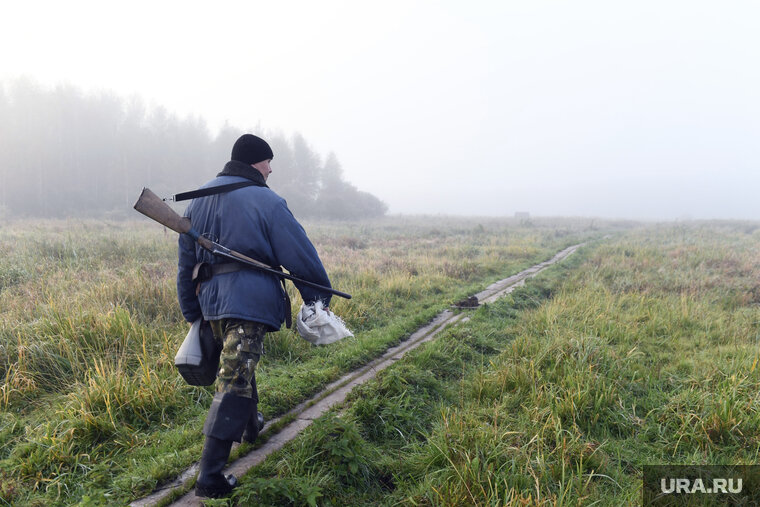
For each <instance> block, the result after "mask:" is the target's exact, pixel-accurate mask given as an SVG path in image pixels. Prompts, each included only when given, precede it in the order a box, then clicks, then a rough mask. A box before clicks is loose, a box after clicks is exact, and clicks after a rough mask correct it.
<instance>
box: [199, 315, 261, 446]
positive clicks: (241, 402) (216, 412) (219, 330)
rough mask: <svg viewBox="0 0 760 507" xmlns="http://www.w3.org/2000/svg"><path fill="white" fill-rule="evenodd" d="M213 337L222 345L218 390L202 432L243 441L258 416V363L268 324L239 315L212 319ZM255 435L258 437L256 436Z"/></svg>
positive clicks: (219, 437)
mask: <svg viewBox="0 0 760 507" xmlns="http://www.w3.org/2000/svg"><path fill="white" fill-rule="evenodd" d="M210 324H211V329H212V330H213V331H214V338H215V339H216V340H217V342H218V344H221V345H222V353H221V358H220V361H219V374H218V375H217V380H218V382H217V385H216V394H214V399H213V400H211V407H209V410H208V416H206V422H205V423H204V425H203V434H204V435H206V436H208V437H213V438H216V439H219V440H234V441H236V442H240V439H241V438H242V436H243V432H244V431H245V429H246V425H247V424H248V423H249V421H250V420H252V419H253V420H256V407H257V404H258V401H259V394H258V390H257V389H256V365H258V363H259V358H260V357H261V354H262V353H263V352H264V349H263V346H262V341H263V339H264V334H266V332H267V326H266V325H264V324H259V323H257V322H250V321H247V320H240V319H222V320H212V321H210ZM254 438H255V437H254Z"/></svg>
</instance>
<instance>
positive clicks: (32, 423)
mask: <svg viewBox="0 0 760 507" xmlns="http://www.w3.org/2000/svg"><path fill="white" fill-rule="evenodd" d="M305 226H306V229H307V231H308V232H309V234H310V236H311V237H312V239H313V240H314V243H315V245H316V246H317V249H318V251H319V252H320V255H321V256H322V258H323V261H324V263H325V265H326V267H327V270H328V272H329V273H330V275H331V280H332V282H333V284H334V285H335V286H336V287H337V288H339V289H341V290H344V291H347V292H349V293H352V294H353V296H354V298H353V299H352V300H350V301H346V300H340V299H339V298H335V299H334V300H333V305H332V307H333V309H334V310H335V311H336V313H338V314H339V315H341V316H342V317H343V318H344V319H345V320H346V322H347V323H348V325H349V327H350V328H351V329H352V330H354V332H355V333H356V338H353V339H349V340H345V341H344V342H341V343H338V344H335V345H333V346H330V347H311V346H310V345H309V344H308V343H306V342H305V341H303V340H301V339H300V338H299V337H298V336H297V335H296V334H294V333H293V332H292V331H290V330H282V331H280V332H279V333H274V334H271V335H268V337H267V340H266V342H265V349H266V355H265V357H264V359H263V361H262V363H261V364H260V370H259V374H258V377H259V389H260V392H261V393H262V403H261V405H260V409H261V410H262V411H263V412H264V413H265V414H266V415H267V416H268V417H273V416H276V415H279V414H282V413H284V412H286V411H287V410H288V409H290V408H292V407H293V406H295V405H296V404H297V403H298V402H300V401H302V400H304V399H306V398H307V397H308V396H309V395H311V394H313V393H315V392H317V391H318V390H319V389H320V388H322V387H323V386H325V385H326V384H327V383H329V382H330V381H332V380H335V379H336V378H338V377H339V376H340V375H341V374H343V373H345V372H347V371H350V370H351V369H353V368H355V367H357V366H359V365H361V364H364V363H366V362H367V361H369V360H371V359H372V358H373V357H376V356H377V355H379V354H380V353H381V352H382V351H384V350H385V349H386V348H387V347H388V346H390V345H392V344H394V343H397V342H398V341H399V340H401V339H402V338H404V337H405V336H407V335H408V334H409V333H410V332H412V331H413V330H414V329H416V328H417V327H418V326H420V325H422V324H424V323H425V322H426V321H427V320H428V319H430V318H431V317H432V316H434V315H435V314H437V313H438V312H439V311H441V310H442V309H444V308H446V307H447V306H448V305H450V304H451V303H452V302H453V301H456V300H458V299H461V298H463V297H465V296H467V295H469V294H472V293H475V292H477V291H479V290H480V289H482V288H483V287H484V286H485V285H487V284H488V283H490V282H492V281H494V280H497V279H500V278H503V277H505V276H508V275H510V274H513V273H515V272H517V271H519V270H521V269H523V268H525V267H528V266H530V265H532V264H535V263H537V262H540V261H543V260H546V259H547V258H549V257H551V256H552V255H553V254H554V253H556V251H558V250H560V249H562V248H564V247H565V246H568V245H570V244H574V243H577V242H579V241H586V240H594V239H599V238H601V237H602V236H603V235H605V234H615V235H617V234H621V233H622V231H624V230H627V229H626V228H629V227H630V224H611V223H606V224H602V223H599V222H598V221H597V222H593V221H590V220H532V221H522V222H520V221H514V220H495V219H481V220H474V219H471V220H465V219H445V218H427V219H425V218H418V219H404V218H391V219H385V220H381V221H377V222H372V223H361V224H351V223H332V224H330V223H314V224H308V223H307V224H305ZM0 232H2V234H1V235H0V238H1V239H0V250H2V251H3V256H2V258H0V312H1V313H0V315H1V316H2V320H1V321H0V505H1V504H3V503H6V504H13V505H53V504H60V505H70V504H77V503H82V504H124V503H127V502H129V501H130V500H132V499H134V498H137V497H139V496H142V495H144V494H146V493H148V492H150V491H151V490H152V489H153V488H154V487H155V486H156V485H158V484H160V482H161V481H164V480H166V479H169V478H173V477H174V476H175V475H176V474H177V473H179V472H180V471H181V470H183V469H184V468H186V467H187V466H188V465H190V464H191V463H192V462H193V461H195V460H197V459H198V457H199V455H200V448H201V443H202V435H201V433H200V429H201V426H202V421H203V419H204V417H205V412H206V410H207V407H208V404H209V403H210V399H211V389H210V388H195V387H190V386H187V385H185V384H184V383H183V381H182V380H181V377H179V375H178V374H177V372H176V370H175V369H174V366H173V356H174V353H175V351H176V348H177V346H178V344H179V343H180V341H181V340H182V338H183V337H184V334H185V332H186V330H187V324H186V323H184V322H183V321H182V319H181V315H180V313H179V309H178V306H177V302H176V290H175V286H174V276H175V273H176V241H177V238H176V235H175V234H173V233H171V232H167V231H165V230H163V229H162V228H161V227H160V226H157V225H155V224H152V223H148V222H147V221H145V222H132V223H123V222H115V223H103V222H87V221H84V222H63V221H49V222H42V221H35V222H24V221H20V222H13V223H6V224H4V225H3V226H2V228H0ZM293 295H294V296H295V293H294V294H293ZM299 304H300V301H299V300H298V298H297V297H295V298H294V309H297V308H298V306H299ZM494 350H495V349H494ZM456 360H457V361H460V359H459V358H457V359H456ZM460 362H461V361H460ZM457 364H459V363H457ZM447 388H448V387H447ZM442 393H443V391H442ZM431 396H432V395H431ZM436 396H437V395H436ZM441 396H443V394H441ZM441 399H444V398H441ZM368 410H369V409H368ZM436 410H437V409H435V410H434V409H432V408H431V409H425V411H423V412H420V413H416V412H415V413H414V414H413V416H414V417H411V419H410V421H409V424H411V425H413V428H417V426H419V430H420V431H424V430H425V428H427V430H430V429H431V428H432V427H433V426H431V424H433V421H434V418H432V417H430V418H429V417H427V415H434V414H436ZM334 421H335V422H334V424H337V425H342V424H344V422H343V421H342V420H341V419H335V420H334ZM414 425H417V426H414ZM383 427H384V426H383V425H379V426H378V427H377V428H376V430H377V431H379V432H382V431H386V430H383ZM414 431H416V429H414ZM328 434H331V433H328ZM414 434H415V435H416V433H414ZM360 436H361V435H360ZM361 438H364V437H363V436H361ZM416 438H417V436H415V439H416ZM394 445H396V444H394ZM354 468H355V467H354V466H352V465H351V464H350V463H349V464H348V465H347V468H346V469H345V470H344V471H345V479H346V480H348V481H349V482H350V481H353V480H354ZM294 470H295V469H294ZM340 470H342V469H341V468H340V463H338V467H337V468H335V470H333V472H331V473H340V472H339V471H340ZM362 471H363V472H362V473H365V474H366V473H367V470H366V469H365V468H362ZM278 473H279V472H278ZM283 480H284V481H287V479H283ZM394 480H395V479H394ZM296 482H297V483H298V484H305V485H306V486H304V487H307V486H308V487H309V488H310V487H311V486H310V484H311V483H309V482H303V481H300V480H296ZM252 484H255V482H254V483H252ZM267 484H269V481H268V482H267ZM271 484H272V486H271V488H275V489H276V488H277V487H278V486H277V485H278V484H280V485H281V484H286V486H283V488H284V490H285V493H283V495H285V496H283V497H282V498H285V497H287V495H291V492H290V491H291V490H289V489H287V487H289V486H287V484H289V483H278V482H277V481H275V482H271ZM267 487H268V486H267ZM320 488H321V489H318V490H317V492H321V493H320V494H322V496H321V497H319V498H322V499H324V498H327V495H328V494H329V490H328V489H325V488H322V487H321V486H320ZM307 489H308V488H307ZM244 491H251V490H250V489H245V490H244ZM273 491H274V490H273ZM305 491H306V490H305ZM308 491H312V490H308ZM308 491H307V492H308ZM399 491H401V489H399V488H394V489H393V495H397V494H399V493H398V492H399ZM252 494H258V493H255V492H254V493H252ZM273 494H274V493H273ZM353 494H354V493H350V494H349V497H347V498H351V496H350V495H353ZM355 494H356V495H359V497H362V495H364V493H359V492H357V493H355ZM291 496H292V495H291ZM304 498H308V495H307V496H305V497H297V498H295V500H294V501H293V502H294V503H295V504H298V503H303V500H304ZM336 498H337V497H336ZM273 501H274V503H275V504H277V503H278V502H279V500H273ZM336 501H337V502H338V503H340V500H336ZM373 501H374V500H373Z"/></svg>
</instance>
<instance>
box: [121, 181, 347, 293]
mask: <svg viewBox="0 0 760 507" xmlns="http://www.w3.org/2000/svg"><path fill="white" fill-rule="evenodd" d="M134 208H135V209H136V210H137V211H139V212H140V213H142V214H143V215H145V216H146V217H148V218H151V219H153V220H155V221H156V222H158V223H159V224H161V225H163V226H165V227H168V228H169V229H171V230H173V231H174V232H178V233H180V234H187V235H188V236H190V237H191V238H193V240H195V241H196V242H197V243H198V244H199V245H200V246H201V248H203V249H205V250H208V251H209V252H211V253H212V254H214V255H216V256H219V257H223V258H225V259H229V260H232V261H236V262H240V263H242V264H245V265H246V266H249V267H251V268H253V269H258V270H259V271H264V272H267V273H271V274H273V275H275V276H277V277H279V278H284V279H286V280H290V281H292V282H298V283H302V284H304V285H306V286H307V287H312V288H314V289H319V290H323V291H325V292H329V293H330V294H335V295H336V296H340V297H342V298H346V299H351V294H346V293H345V292H341V291H339V290H335V289H333V288H330V287H325V286H324V285H319V284H318V283H314V282H310V281H308V280H302V279H301V278H298V277H295V276H293V275H291V274H289V273H283V272H282V271H279V270H277V269H274V268H273V267H272V266H268V265H266V264H264V263H263V262H259V261H257V260H256V259H252V258H250V257H248V256H246V255H243V254H241V253H240V252H236V251H234V250H230V249H229V248H227V247H226V246H223V245H220V244H219V243H217V242H215V241H211V240H210V239H208V238H206V237H204V236H201V235H200V234H199V233H198V231H196V230H195V229H193V226H192V224H191V223H190V219H189V218H187V217H181V216H179V215H178V214H177V212H176V211H174V210H173V209H171V208H170V207H169V205H168V204H166V203H165V202H164V201H163V200H161V198H160V197H158V196H157V195H156V194H154V193H153V192H152V191H151V190H150V189H149V188H143V191H142V193H141V194H140V197H139V198H138V199H137V202H136V203H135V206H134Z"/></svg>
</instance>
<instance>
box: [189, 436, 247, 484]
mask: <svg viewBox="0 0 760 507" xmlns="http://www.w3.org/2000/svg"><path fill="white" fill-rule="evenodd" d="M231 448H232V440H219V439H218V438H214V437H209V436H207V437H206V442H205V443H204V444H203V455H202V456H201V472H200V473H199V474H198V480H197V481H196V482H195V496H202V497H206V498H223V497H225V496H227V495H229V494H230V492H231V491H232V489H233V488H234V487H235V486H237V479H236V478H235V476H234V475H232V474H230V475H227V476H225V475H223V474H222V470H223V469H224V465H226V464H227V458H229V456H230V449H231Z"/></svg>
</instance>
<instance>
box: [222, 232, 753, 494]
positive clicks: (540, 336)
mask: <svg viewBox="0 0 760 507" xmlns="http://www.w3.org/2000/svg"><path fill="white" fill-rule="evenodd" d="M758 252H760V232H759V230H758V228H757V227H755V226H754V225H753V224H743V223H733V224H731V223H702V224H690V225H676V226H673V225H670V226H650V227H647V228H645V229H641V230H637V231H632V232H629V233H627V234H625V235H623V236H620V237H617V238H615V239H611V240H609V241H606V242H601V243H596V244H593V245H590V246H589V247H586V248H585V249H584V250H583V251H582V252H581V254H580V255H579V256H578V257H575V258H574V259H573V258H571V259H569V260H568V261H569V262H567V263H563V265H562V266H560V267H557V268H553V269H552V270H551V271H550V272H547V273H546V274H542V275H541V277H540V278H539V279H537V280H534V281H530V282H529V283H528V286H527V287H526V288H524V289H520V290H518V291H517V292H516V293H514V294H513V295H512V296H510V297H507V298H506V299H505V300H503V301H500V302H497V303H494V304H492V305H488V306H486V307H481V308H480V309H478V310H477V311H476V312H474V313H473V314H472V315H471V318H470V320H469V321H468V322H466V323H464V324H461V325H460V326H458V327H457V328H456V329H453V330H451V331H449V332H447V333H445V334H443V335H442V336H440V337H439V338H438V339H437V340H436V342H434V343H431V344H427V345H426V346H425V347H424V348H421V349H418V350H416V351H414V352H413V353H412V354H411V355H410V356H408V357H407V358H405V359H404V360H403V361H402V362H399V363H397V364H396V365H394V366H393V367H391V368H389V369H388V370H385V371H384V372H382V373H381V375H380V376H379V377H378V378H377V379H376V380H375V381H373V382H370V383H369V384H367V385H366V386H364V387H363V388H362V390H361V392H360V393H358V394H357V395H356V396H355V397H354V398H353V401H352V404H351V405H350V406H349V407H348V408H347V409H344V411H343V413H342V415H341V416H340V418H339V419H338V420H339V422H335V414H331V415H329V416H327V417H326V418H325V419H324V421H317V422H315V424H314V425H313V427H312V428H310V429H309V433H308V435H305V436H304V437H303V438H299V439H297V440H296V441H295V442H293V444H291V445H290V446H288V447H286V448H285V449H283V450H282V451H281V452H280V453H279V454H278V455H277V456H274V457H273V459H271V460H268V462H265V463H264V464H263V465H262V466H261V467H259V468H257V469H255V470H253V471H252V472H251V474H250V476H248V477H246V478H245V479H244V480H243V486H242V488H241V490H240V491H239V493H237V496H236V500H235V501H236V502H237V503H238V504H242V505H245V504H248V503H250V502H254V501H259V500H261V499H266V500H267V501H270V502H271V503H275V504H281V505H300V504H303V503H306V502H305V497H303V496H299V494H298V491H300V490H299V489H298V488H302V489H303V490H304V491H307V490H308V491H309V493H310V495H312V496H315V495H319V496H318V498H320V500H321V504H324V505H327V504H332V505H351V504H377V505H590V504H594V505H638V504H640V503H641V472H642V466H643V465H645V464H754V463H757V460H758V453H759V452H760V437H758V435H760V395H759V394H758V393H759V392H760V373H759V372H758V362H760V359H759V358H760V355H758V342H759V341H760V302H759V301H758V300H757V299H756V297H755V294H756V292H757V284H758V283H760V282H758V280H760V254H759V253H758ZM547 298H548V299H547ZM336 424H343V425H347V426H349V427H350V428H351V432H350V433H348V434H349V435H351V436H350V437H344V436H342V435H343V434H340V433H336V432H334V431H333V430H331V428H333V427H334V426H335V425H336ZM325 434H326V435H328V436H329V435H332V436H333V438H335V439H338V440H347V441H348V442H346V445H351V446H352V448H353V449H354V451H353V456H356V458H355V459H357V460H359V461H360V462H361V463H362V465H363V466H364V467H365V469H366V470H371V471H373V475H372V476H371V477H372V478H371V481H370V482H369V483H366V482H365V483H361V482H351V480H347V479H343V478H341V477H338V476H337V475H336V474H335V473H334V472H333V470H332V467H330V466H326V465H320V464H315V463H312V462H310V461H309V459H308V458H309V456H314V455H317V453H320V452H323V451H322V450H321V448H324V444H317V443H316V442H320V441H321V440H320V438H322V439H323V438H324V435H325ZM344 434H346V433H344ZM320 446H321V448H320ZM362 477H364V476H363V475H362V474H359V473H358V472H357V476H356V477H353V479H354V481H356V480H359V479H361V478H362ZM268 479H276V480H277V481H279V484H280V486H281V489H287V487H290V489H287V491H288V492H289V494H290V495H291V496H290V497H288V496H287V495H284V494H280V495H279V496H276V495H274V493H272V492H271V491H270V492H266V491H263V490H262V489H261V485H262V484H264V483H265V482H266V480H268ZM291 497H292V498H291Z"/></svg>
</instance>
